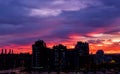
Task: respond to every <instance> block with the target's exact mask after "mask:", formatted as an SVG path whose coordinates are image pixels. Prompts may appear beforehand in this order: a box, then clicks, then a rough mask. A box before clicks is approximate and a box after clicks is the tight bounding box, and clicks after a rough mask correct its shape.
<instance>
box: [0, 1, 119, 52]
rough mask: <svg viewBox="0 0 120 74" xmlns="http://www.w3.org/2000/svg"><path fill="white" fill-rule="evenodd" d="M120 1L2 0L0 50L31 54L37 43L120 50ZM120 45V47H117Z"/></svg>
mask: <svg viewBox="0 0 120 74" xmlns="http://www.w3.org/2000/svg"><path fill="white" fill-rule="evenodd" d="M119 2H120V0H116V1H114V0H109V1H107V0H7V1H5V0H0V48H14V49H15V51H16V52H19V50H17V49H19V48H20V49H21V50H23V49H25V51H26V52H27V50H28V51H29V52H30V50H29V49H31V45H32V43H33V42H34V41H35V40H38V39H43V40H45V41H46V42H47V45H48V46H49V47H51V46H52V45H54V44H58V43H63V44H65V45H67V46H68V47H69V48H73V47H74V45H75V44H76V41H87V42H89V43H90V48H91V51H93V50H94V51H93V52H95V51H96V49H99V47H100V48H101V46H102V49H105V50H106V51H105V52H107V51H113V50H112V49H110V48H109V47H112V46H114V45H116V47H115V49H116V50H118V49H120V47H119V45H118V44H119V42H120V38H119V37H120V4H119ZM115 43H117V44H115Z"/></svg>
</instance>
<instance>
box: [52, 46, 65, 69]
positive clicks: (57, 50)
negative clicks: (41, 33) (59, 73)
mask: <svg viewBox="0 0 120 74" xmlns="http://www.w3.org/2000/svg"><path fill="white" fill-rule="evenodd" d="M66 51H67V48H66V46H63V45H61V44H59V45H57V46H54V47H53V54H54V56H53V57H54V61H53V62H54V68H55V69H57V70H64V69H65V67H66Z"/></svg>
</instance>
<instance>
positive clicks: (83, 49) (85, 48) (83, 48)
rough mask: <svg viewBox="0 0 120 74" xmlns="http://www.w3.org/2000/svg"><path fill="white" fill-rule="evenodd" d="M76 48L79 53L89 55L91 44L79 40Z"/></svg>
mask: <svg viewBox="0 0 120 74" xmlns="http://www.w3.org/2000/svg"><path fill="white" fill-rule="evenodd" d="M75 49H76V50H77V51H78V53H79V55H89V44H88V43H87V42H77V44H76V46H75Z"/></svg>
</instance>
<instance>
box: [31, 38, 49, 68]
mask: <svg viewBox="0 0 120 74" xmlns="http://www.w3.org/2000/svg"><path fill="white" fill-rule="evenodd" d="M47 59H48V58H47V48H46V43H45V42H44V41H43V40H38V41H36V42H35V44H33V45H32V67H33V68H35V69H44V68H46V66H47Z"/></svg>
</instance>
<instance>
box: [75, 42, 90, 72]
mask: <svg viewBox="0 0 120 74" xmlns="http://www.w3.org/2000/svg"><path fill="white" fill-rule="evenodd" d="M75 53H76V54H75V56H76V58H75V60H76V61H75V64H76V65H75V66H76V69H78V70H79V69H80V68H81V67H85V66H87V64H88V63H89V44H88V43H87V42H77V44H76V46H75Z"/></svg>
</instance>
